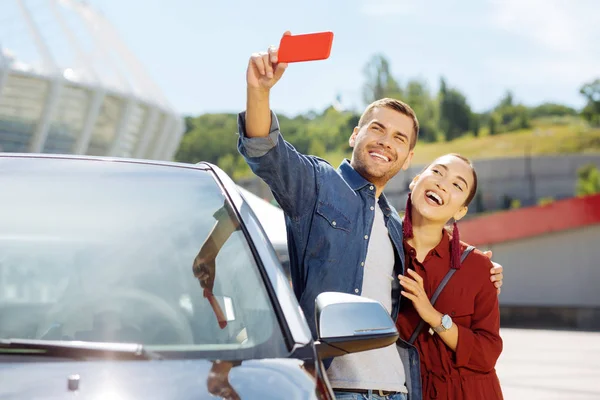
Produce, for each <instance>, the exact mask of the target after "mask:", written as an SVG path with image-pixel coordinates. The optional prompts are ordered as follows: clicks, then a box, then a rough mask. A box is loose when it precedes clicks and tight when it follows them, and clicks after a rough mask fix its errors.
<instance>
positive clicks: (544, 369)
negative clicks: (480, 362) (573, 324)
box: [496, 329, 600, 400]
mask: <svg viewBox="0 0 600 400" xmlns="http://www.w3.org/2000/svg"><path fill="white" fill-rule="evenodd" d="M501 335H502V339H503V340H504V351H503V353H502V355H501V356H500V359H499V360H498V364H497V367H496V370H497V372H498V376H499V377H500V383H501V385H502V391H503V393H504V398H505V399H506V400H522V399H524V400H538V399H539V400H550V399H561V400H584V399H585V400H591V399H598V400H600V333H589V332H572V331H545V330H525V329H502V331H501Z"/></svg>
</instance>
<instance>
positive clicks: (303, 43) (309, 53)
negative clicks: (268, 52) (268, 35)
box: [277, 32, 333, 63]
mask: <svg viewBox="0 0 600 400" xmlns="http://www.w3.org/2000/svg"><path fill="white" fill-rule="evenodd" d="M332 43H333V32H317V33H307V34H303V35H287V36H283V37H282V38H281V42H280V43H279V51H278V56H277V61H278V62H282V63H294V62H302V61H315V60H325V59H327V58H329V54H330V53H331V44H332Z"/></svg>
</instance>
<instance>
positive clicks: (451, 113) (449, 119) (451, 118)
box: [438, 78, 472, 140]
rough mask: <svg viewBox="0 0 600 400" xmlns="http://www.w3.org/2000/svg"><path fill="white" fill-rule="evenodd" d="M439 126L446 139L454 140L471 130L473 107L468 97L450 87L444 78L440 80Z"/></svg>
mask: <svg viewBox="0 0 600 400" xmlns="http://www.w3.org/2000/svg"><path fill="white" fill-rule="evenodd" d="M438 97H439V107H440V119H439V127H440V129H441V130H442V132H443V133H444V134H445V136H446V140H453V139H456V138H458V137H460V136H462V135H464V134H465V133H466V132H468V131H469V129H470V127H471V115H472V112H471V107H470V106H469V104H468V103H467V99H466V97H465V96H464V95H463V94H462V93H461V92H460V91H458V89H452V88H449V87H448V86H447V84H446V81H445V79H444V78H441V81H440V92H439V96H438Z"/></svg>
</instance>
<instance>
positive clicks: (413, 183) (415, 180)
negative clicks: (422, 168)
mask: <svg viewBox="0 0 600 400" xmlns="http://www.w3.org/2000/svg"><path fill="white" fill-rule="evenodd" d="M420 176H421V175H420V174H419V175H417V176H415V177H414V178H413V180H412V182H411V183H410V185H408V188H409V189H410V190H413V188H414V187H415V185H416V184H417V181H418V180H419V177H420Z"/></svg>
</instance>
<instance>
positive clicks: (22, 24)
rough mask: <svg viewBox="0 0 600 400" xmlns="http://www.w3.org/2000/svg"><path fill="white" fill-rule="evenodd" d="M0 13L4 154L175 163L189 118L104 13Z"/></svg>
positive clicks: (63, 8) (44, 1)
mask: <svg viewBox="0 0 600 400" xmlns="http://www.w3.org/2000/svg"><path fill="white" fill-rule="evenodd" d="M0 7H1V9H0V10H1V12H0V151H4V152H20V153H22V152H32V153H63V154H81V155H95V156H114V157H132V158H146V159H157V160H171V159H172V158H173V155H174V154H175V152H176V150H177V148H178V146H179V142H180V140H181V137H182V135H183V132H184V121H183V118H182V117H181V116H180V115H178V113H177V112H176V111H175V110H174V109H173V107H172V106H171V105H170V104H169V102H168V100H167V99H166V98H165V96H164V94H163V93H162V92H161V90H160V88H159V87H158V86H157V85H156V84H155V83H154V82H153V81H152V79H151V78H150V77H149V76H148V74H147V72H146V71H145V69H144V66H143V65H142V64H141V63H140V61H139V60H137V59H136V57H135V56H134V55H133V54H132V52H131V51H130V50H129V49H128V48H127V46H126V45H125V44H124V42H123V40H122V39H121V37H120V35H119V33H118V32H117V31H116V30H115V28H114V27H113V26H112V25H111V24H110V22H109V21H108V20H107V19H106V18H105V17H104V16H103V15H102V14H101V13H100V12H99V11H97V10H95V9H94V8H93V7H91V6H90V5H89V4H87V3H85V2H83V1H79V0H4V1H2V3H1V4H0Z"/></svg>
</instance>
